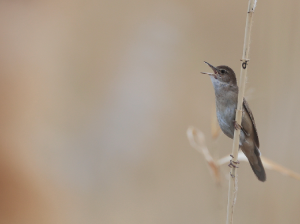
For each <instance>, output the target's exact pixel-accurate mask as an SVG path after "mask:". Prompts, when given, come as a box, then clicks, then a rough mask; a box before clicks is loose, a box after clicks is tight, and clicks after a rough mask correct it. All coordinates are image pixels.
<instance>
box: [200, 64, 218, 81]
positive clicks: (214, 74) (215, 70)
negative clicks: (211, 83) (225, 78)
mask: <svg viewBox="0 0 300 224" xmlns="http://www.w3.org/2000/svg"><path fill="white" fill-rule="evenodd" d="M205 63H206V64H208V66H209V67H211V69H212V70H213V71H214V73H207V72H201V73H202V74H206V75H212V76H214V77H215V78H216V74H218V71H219V69H217V68H216V67H215V66H213V65H211V64H209V63H208V62H206V61H205Z"/></svg>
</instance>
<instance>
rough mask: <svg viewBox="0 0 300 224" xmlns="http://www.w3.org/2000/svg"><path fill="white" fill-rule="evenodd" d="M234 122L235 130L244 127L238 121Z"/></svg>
mask: <svg viewBox="0 0 300 224" xmlns="http://www.w3.org/2000/svg"><path fill="white" fill-rule="evenodd" d="M233 124H234V128H235V130H241V129H242V126H241V125H239V124H238V123H237V122H236V121H233Z"/></svg>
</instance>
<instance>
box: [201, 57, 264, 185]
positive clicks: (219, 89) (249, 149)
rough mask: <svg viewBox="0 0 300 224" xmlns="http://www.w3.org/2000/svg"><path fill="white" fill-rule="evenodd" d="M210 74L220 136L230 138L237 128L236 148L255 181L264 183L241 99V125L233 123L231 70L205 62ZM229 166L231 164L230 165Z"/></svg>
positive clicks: (234, 105)
mask: <svg viewBox="0 0 300 224" xmlns="http://www.w3.org/2000/svg"><path fill="white" fill-rule="evenodd" d="M205 63H206V64H207V65H208V66H209V67H210V68H211V69H212V70H213V73H207V72H201V73H202V74H207V75H209V77H210V79H211V82H212V84H213V87H214V90H215V98H216V110H217V119H218V122H219V125H220V128H221V130H222V131H223V133H224V134H225V135H226V136H228V137H229V138H231V139H233V136H234V130H235V129H238V128H239V129H241V132H240V142H239V147H240V149H241V150H242V151H243V153H244V154H245V156H246V157H247V159H248V161H249V163H250V166H251V168H252V170H253V172H254V174H255V175H256V177H257V178H258V180H260V181H262V182H264V181H266V172H265V169H264V166H263V164H262V161H261V158H260V151H259V139H258V134H257V128H256V125H255V121H254V117H253V114H252V111H251V109H250V107H249V104H248V103H247V101H246V99H245V98H244V99H243V113H242V114H243V115H242V122H241V125H239V124H237V123H236V121H235V114H236V109H237V102H238V93H239V88H238V85H237V80H236V75H235V73H234V71H233V70H232V69H231V68H230V67H228V66H226V65H220V66H217V67H214V66H213V65H211V64H209V63H208V62H205ZM229 165H233V166H235V165H234V164H232V163H230V164H229Z"/></svg>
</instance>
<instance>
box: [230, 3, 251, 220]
mask: <svg viewBox="0 0 300 224" xmlns="http://www.w3.org/2000/svg"><path fill="white" fill-rule="evenodd" d="M255 6H256V0H249V4H248V11H247V20H246V28H245V38H244V49H243V56H242V60H241V61H242V66H241V74H240V83H239V95H238V104H237V111H236V117H235V120H236V122H237V123H238V124H241V121H242V113H243V100H244V93H245V84H246V76H247V67H248V66H247V65H248V61H249V51H250V34H251V25H252V19H253V14H254V10H255ZM239 142H240V129H238V130H235V132H234V138H233V147H232V155H233V161H235V162H237V160H238V150H239ZM230 176H231V178H229V189H228V204H227V219H226V224H232V223H233V212H234V204H235V202H236V196H237V189H238V186H237V170H236V168H235V167H234V166H233V167H232V168H231V171H230Z"/></svg>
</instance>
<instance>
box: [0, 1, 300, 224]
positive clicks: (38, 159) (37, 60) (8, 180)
mask: <svg viewBox="0 0 300 224" xmlns="http://www.w3.org/2000/svg"><path fill="white" fill-rule="evenodd" d="M247 4H248V1H247V0H243V1H238V0H235V1H211V0H198V1H183V0H181V1H179V0H178V1H176V0H175V1H169V0H160V1H156V0H154V1H136V0H129V1H121V0H119V1H113V0H112V1H108V0H102V1H96V0H94V1H93V0H85V1H83V0H75V1H70V0H61V1H47V0H44V1H37V0H27V1H26V0H24V1H8V0H3V1H0V127H1V128H0V130H1V131H0V132H1V135H0V223H5V224H10V223H13V224H15V223H22V224H23V223H24V224H29V223H30V224H35V223H39V224H40V223H45V224H48V223H49V224H50V223H51V224H52V223H55V224H59V223H70V224H71V223H72V224H76V223H78V224H79V223H90V224H94V223H95V224H96V223H101V224H102V223H103V224H141V223H143V224H154V223H155V224H167V223H169V224H182V223H201V224H202V223H203V224H204V223H225V217H226V204H227V185H228V183H227V180H226V178H225V176H224V177H223V179H222V185H221V186H219V187H218V186H216V185H215V183H214V181H213V180H212V178H211V176H210V174H209V172H208V169H207V166H206V163H205V161H204V158H203V156H202V155H200V154H199V153H198V152H196V151H195V150H194V149H192V148H191V147H190V145H189V143H188V140H187V137H186V129H187V128H188V126H189V125H194V126H196V127H198V128H199V129H201V130H202V131H203V132H204V134H205V135H206V141H207V146H208V147H209V149H211V150H212V153H213V154H214V155H216V152H215V151H214V150H216V149H219V151H218V154H219V156H223V155H227V154H229V153H230V151H231V144H232V141H231V140H230V139H228V138H227V137H225V136H224V135H221V136H220V137H219V139H218V140H217V141H213V140H212V138H211V134H210V129H211V127H210V122H211V116H212V108H213V105H214V92H213V87H212V85H211V83H210V80H209V78H208V77H207V76H204V75H201V74H200V71H209V68H208V67H207V66H206V65H205V64H204V63H203V61H204V60H205V61H208V62H210V63H211V64H213V65H220V64H226V65H229V66H230V67H232V68H233V69H234V70H235V71H236V73H237V74H239V70H240V61H239V60H240V59H241V55H242V46H243V39H244V26H245V21H246V10H247ZM299 10H300V2H299V1H298V0H286V1H279V0H276V1H258V4H257V8H256V12H255V16H254V25H253V32H252V44H251V52H250V59H251V61H250V66H249V70H248V75H249V77H248V83H247V89H248V91H247V92H248V95H249V96H250V97H249V104H250V105H251V108H252V111H253V113H254V115H255V119H256V123H257V127H258V133H259V137H260V142H261V152H262V154H263V155H264V156H266V157H268V158H269V159H272V160H274V161H276V162H278V163H280V164H282V165H284V166H286V167H288V168H290V169H292V170H294V171H296V172H300V165H299V158H300V150H299V147H298V145H299V134H300V119H299V117H298V115H299V110H300V104H299V95H300V88H299V87H297V86H298V85H299V82H300V76H299V61H300V19H299V15H298V14H299ZM250 92H251V94H249V93H250ZM228 171H229V169H228V167H227V166H224V167H223V173H224V175H227V173H228ZM299 188H300V182H299V181H297V180H294V179H291V178H289V177H286V176H282V175H280V174H278V173H275V172H272V171H267V182H266V183H263V184H262V183H260V182H259V181H257V179H256V177H255V176H254V174H253V173H252V171H251V169H250V166H249V165H248V164H246V163H243V164H242V165H241V168H240V169H239V191H238V198H237V204H236V210H235V216H234V219H235V223H243V224H250V223H258V224H259V223H264V224H267V223H268V224H269V223H270V224H279V223H299V220H300V212H299V207H300V191H299Z"/></svg>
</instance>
